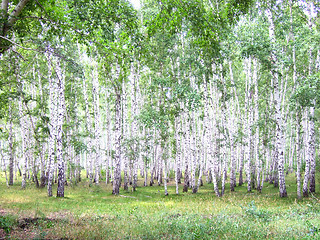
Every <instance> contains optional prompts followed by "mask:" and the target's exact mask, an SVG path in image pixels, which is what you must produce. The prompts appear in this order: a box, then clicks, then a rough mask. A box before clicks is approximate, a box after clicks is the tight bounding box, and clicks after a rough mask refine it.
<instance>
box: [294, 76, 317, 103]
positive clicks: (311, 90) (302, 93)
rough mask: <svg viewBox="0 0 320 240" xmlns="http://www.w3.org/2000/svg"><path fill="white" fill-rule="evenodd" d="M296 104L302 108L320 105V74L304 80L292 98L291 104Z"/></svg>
mask: <svg viewBox="0 0 320 240" xmlns="http://www.w3.org/2000/svg"><path fill="white" fill-rule="evenodd" d="M295 103H298V104H299V106H301V107H310V106H314V104H315V103H317V104H319V103H320V73H315V74H313V75H311V76H309V77H307V78H306V79H304V81H303V83H302V84H301V86H300V87H298V88H297V89H296V91H295V92H294V94H293V95H292V97H291V104H293V105H295Z"/></svg>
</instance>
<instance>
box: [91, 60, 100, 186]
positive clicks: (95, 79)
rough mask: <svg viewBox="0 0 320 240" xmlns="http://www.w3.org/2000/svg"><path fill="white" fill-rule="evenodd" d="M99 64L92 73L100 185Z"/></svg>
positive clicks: (97, 175)
mask: <svg viewBox="0 0 320 240" xmlns="http://www.w3.org/2000/svg"><path fill="white" fill-rule="evenodd" d="M97 67H98V66H97V64H95V65H94V69H93V72H92V75H93V76H92V96H93V109H94V141H95V144H94V145H95V146H94V148H95V180H94V181H95V184H96V185H99V177H100V166H101V150H100V149H101V143H100V138H101V126H100V122H101V120H100V99H99V94H100V91H99V90H100V88H99V79H98V69H97Z"/></svg>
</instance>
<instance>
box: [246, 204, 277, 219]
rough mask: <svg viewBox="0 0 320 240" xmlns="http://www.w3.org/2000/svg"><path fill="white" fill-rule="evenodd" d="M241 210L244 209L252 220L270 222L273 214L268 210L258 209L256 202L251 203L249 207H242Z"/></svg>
mask: <svg viewBox="0 0 320 240" xmlns="http://www.w3.org/2000/svg"><path fill="white" fill-rule="evenodd" d="M241 208H242V209H243V211H244V213H245V214H246V215H247V216H248V217H250V218H254V219H261V220H263V221H270V216H271V213H270V212H268V211H266V210H262V209H258V208H257V206H256V205H255V202H254V201H251V202H250V203H249V204H248V206H241Z"/></svg>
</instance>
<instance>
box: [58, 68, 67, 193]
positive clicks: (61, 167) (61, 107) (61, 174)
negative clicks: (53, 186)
mask: <svg viewBox="0 0 320 240" xmlns="http://www.w3.org/2000/svg"><path fill="white" fill-rule="evenodd" d="M56 73H57V78H58V79H57V80H58V86H57V87H58V89H57V91H58V116H57V164H58V188H57V197H64V185H65V162H64V159H63V145H62V131H63V129H62V125H63V122H64V114H65V100H64V90H65V82H64V80H65V79H64V73H62V71H61V69H60V63H59V62H57V68H56Z"/></svg>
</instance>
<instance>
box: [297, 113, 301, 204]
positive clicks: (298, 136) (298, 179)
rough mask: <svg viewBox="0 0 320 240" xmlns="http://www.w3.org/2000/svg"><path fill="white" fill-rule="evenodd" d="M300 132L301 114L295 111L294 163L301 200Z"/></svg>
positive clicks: (298, 193) (298, 194)
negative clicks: (295, 163) (295, 164)
mask: <svg viewBox="0 0 320 240" xmlns="http://www.w3.org/2000/svg"><path fill="white" fill-rule="evenodd" d="M300 132H301V112H300V109H299V110H298V109H297V112H296V162H297V172H296V175H297V197H298V199H301V157H300V156H301V153H300V146H301V141H300V138H301V137H300Z"/></svg>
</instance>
